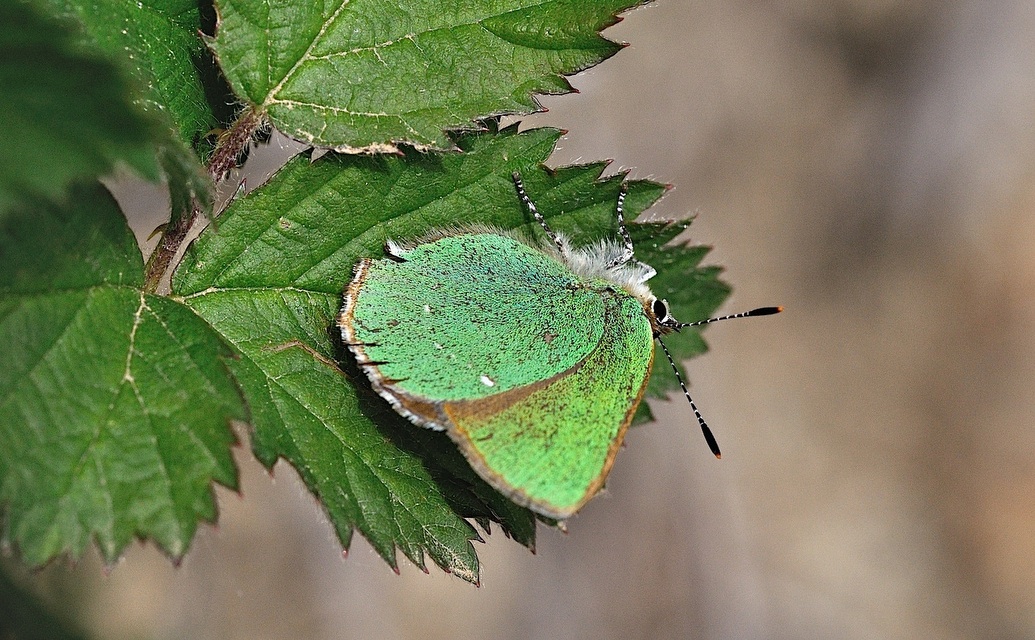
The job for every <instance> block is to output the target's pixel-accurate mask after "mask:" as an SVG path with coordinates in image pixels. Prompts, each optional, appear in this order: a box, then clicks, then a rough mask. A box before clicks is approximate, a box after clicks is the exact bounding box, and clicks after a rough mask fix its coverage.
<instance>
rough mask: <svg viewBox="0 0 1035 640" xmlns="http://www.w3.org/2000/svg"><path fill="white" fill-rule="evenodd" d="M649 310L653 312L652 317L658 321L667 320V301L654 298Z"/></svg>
mask: <svg viewBox="0 0 1035 640" xmlns="http://www.w3.org/2000/svg"><path fill="white" fill-rule="evenodd" d="M651 311H653V312H654V317H655V318H657V320H658V322H661V323H664V322H665V321H666V320H668V303H667V302H665V301H664V300H659V299H657V298H654V302H652V303H651Z"/></svg>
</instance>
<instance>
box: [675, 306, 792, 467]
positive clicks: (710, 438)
mask: <svg viewBox="0 0 1035 640" xmlns="http://www.w3.org/2000/svg"><path fill="white" fill-rule="evenodd" d="M781 311H783V307H759V308H758V309H752V310H751V311H744V312H742V313H734V314H732V315H728V316H720V317H718V318H708V319H706V320H698V321H697V322H675V321H669V322H662V323H661V324H662V326H664V327H666V328H668V329H674V330H676V331H679V330H680V329H682V328H683V327H699V326H701V325H705V324H710V323H712V322H718V321H720V320H733V319H734V318H753V317H755V316H771V315H773V314H774V313H780V312H781ZM657 341H658V344H660V345H661V350H662V351H664V352H665V357H666V358H668V363H669V364H670V365H672V371H674V372H675V374H676V380H678V381H679V387H680V388H681V389H682V390H683V395H685V396H686V399H687V401H689V402H690V408H691V409H693V410H694V416H696V417H697V423H698V424H699V425H701V432H702V433H703V434H704V440H705V442H707V443H708V448H709V449H711V450H712V453H713V454H715V457H716V458H721V457H722V452H720V451H719V443H718V442H716V441H715V436H714V435H713V434H712V430H711V429H710V428H709V427H708V423H707V422H705V421H704V416H702V415H701V412H700V411H698V409H697V404H696V403H694V399H693V398H691V397H690V392H689V391H688V390H687V388H686V383H685V382H683V376H681V375H680V374H679V369H677V368H676V361H675V360H673V359H672V354H671V353H669V351H668V347H666V346H665V343H664V342H662V341H661V338H657Z"/></svg>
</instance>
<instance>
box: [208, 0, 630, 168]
mask: <svg viewBox="0 0 1035 640" xmlns="http://www.w3.org/2000/svg"><path fill="white" fill-rule="evenodd" d="M641 2H642V0H594V1H592V2H586V1H585V0H548V1H546V2H543V1H542V0H492V1H482V2H461V3H457V2H447V1H445V0H407V1H405V2H399V1H398V0H395V1H392V2H387V1H384V0H333V1H332V2H329V3H326V4H323V5H321V4H312V3H297V2H296V3H289V2H274V3H270V2H261V1H259V0H219V1H217V2H216V7H217V10H218V13H219V24H218V30H217V35H216V38H215V40H214V41H213V43H212V48H213V50H214V51H215V53H216V55H217V57H218V59H219V62H220V66H221V67H222V69H223V72H224V74H225V75H226V77H227V79H228V80H229V82H230V84H231V86H232V87H233V90H234V91H235V93H237V95H238V96H240V97H241V98H242V99H244V100H247V101H248V102H250V103H251V104H252V105H253V106H254V107H256V108H258V109H260V110H262V111H264V112H266V113H268V114H269V117H270V119H271V120H272V122H273V124H274V125H275V126H276V127H277V128H278V129H279V130H280V131H282V132H284V133H286V134H287V135H289V136H291V137H293V138H296V139H299V140H303V141H306V142H308V143H310V144H314V145H317V146H324V147H332V148H335V149H339V150H347V149H352V150H355V149H363V148H366V149H373V150H380V151H384V150H388V149H391V148H393V147H394V146H395V144H396V143H405V144H407V145H412V146H416V147H423V148H438V149H449V148H452V141H451V139H450V138H449V137H448V136H447V135H446V133H445V130H447V129H458V128H468V129H470V128H474V127H475V123H474V121H475V120H477V119H480V118H485V117H487V116H491V115H502V114H512V113H529V112H532V111H536V110H538V105H537V104H536V102H535V100H534V98H533V94H537V93H538V94H558V93H566V92H568V91H571V87H570V85H569V84H568V82H567V81H566V80H565V79H564V78H563V77H562V75H565V74H572V73H576V72H578V71H581V70H583V69H586V68H588V67H590V66H592V65H594V64H597V63H599V62H600V61H602V60H604V59H606V58H608V57H610V56H612V55H614V53H615V52H617V51H618V50H619V49H620V48H621V47H620V45H618V44H615V43H614V42H611V41H609V40H607V39H605V38H602V37H601V36H600V35H599V31H600V30H601V29H604V28H606V27H608V26H610V25H612V24H614V23H615V22H616V21H617V19H616V18H615V14H616V13H618V12H620V11H625V10H627V9H629V8H630V7H633V6H635V5H637V4H640V3H641Z"/></svg>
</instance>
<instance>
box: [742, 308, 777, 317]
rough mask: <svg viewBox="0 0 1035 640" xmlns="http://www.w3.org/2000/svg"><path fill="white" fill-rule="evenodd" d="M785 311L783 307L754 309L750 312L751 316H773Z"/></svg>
mask: <svg viewBox="0 0 1035 640" xmlns="http://www.w3.org/2000/svg"><path fill="white" fill-rule="evenodd" d="M781 311H783V307H759V308H758V309H752V310H751V311H749V312H748V315H749V316H771V315H773V314H774V313H780V312H781Z"/></svg>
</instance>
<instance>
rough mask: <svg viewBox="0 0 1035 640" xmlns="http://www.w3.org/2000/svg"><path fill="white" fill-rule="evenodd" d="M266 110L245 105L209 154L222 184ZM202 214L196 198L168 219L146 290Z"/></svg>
mask: <svg viewBox="0 0 1035 640" xmlns="http://www.w3.org/2000/svg"><path fill="white" fill-rule="evenodd" d="M263 118H264V116H263V114H262V113H261V112H260V111H257V110H255V109H254V108H249V109H246V110H245V111H244V112H243V113H242V114H241V115H240V117H238V118H237V120H236V121H235V122H234V124H233V126H231V127H230V128H229V129H227V130H226V132H225V133H223V135H222V136H220V138H219V141H218V142H217V143H216V148H215V151H214V152H213V153H212V157H211V158H209V162H208V167H206V170H207V171H208V174H209V176H211V178H212V181H213V182H214V183H216V184H219V182H220V181H222V180H223V179H224V178H225V177H226V175H227V174H228V173H229V172H230V170H231V169H233V168H234V167H235V166H236V163H237V158H239V157H240V156H241V154H242V153H243V152H244V150H245V149H246V148H247V147H248V143H249V142H251V140H252V137H253V136H254V135H255V132H256V131H257V130H258V129H259V127H261V126H262V123H263ZM199 215H201V206H200V205H199V204H198V201H197V199H194V201H193V202H192V204H191V210H190V212H189V213H188V214H186V215H182V216H180V217H179V218H177V219H176V220H174V221H172V222H170V223H169V225H168V226H167V227H166V229H165V230H164V231H163V232H162V237H161V239H160V240H159V241H158V246H157V247H155V250H154V252H153V253H152V254H151V257H150V258H148V260H147V266H146V267H145V273H144V290H145V291H150V292H152V293H154V292H155V291H157V290H158V285H159V284H160V283H161V281H162V277H163V276H165V274H166V273H167V272H168V271H169V269H170V267H171V266H172V261H173V259H174V258H175V257H176V254H177V253H178V252H179V250H180V247H181V246H182V245H183V241H184V240H185V239H186V238H187V234H188V233H189V232H190V230H191V227H193V226H194V223H195V222H196V221H197V219H198V216H199Z"/></svg>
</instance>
